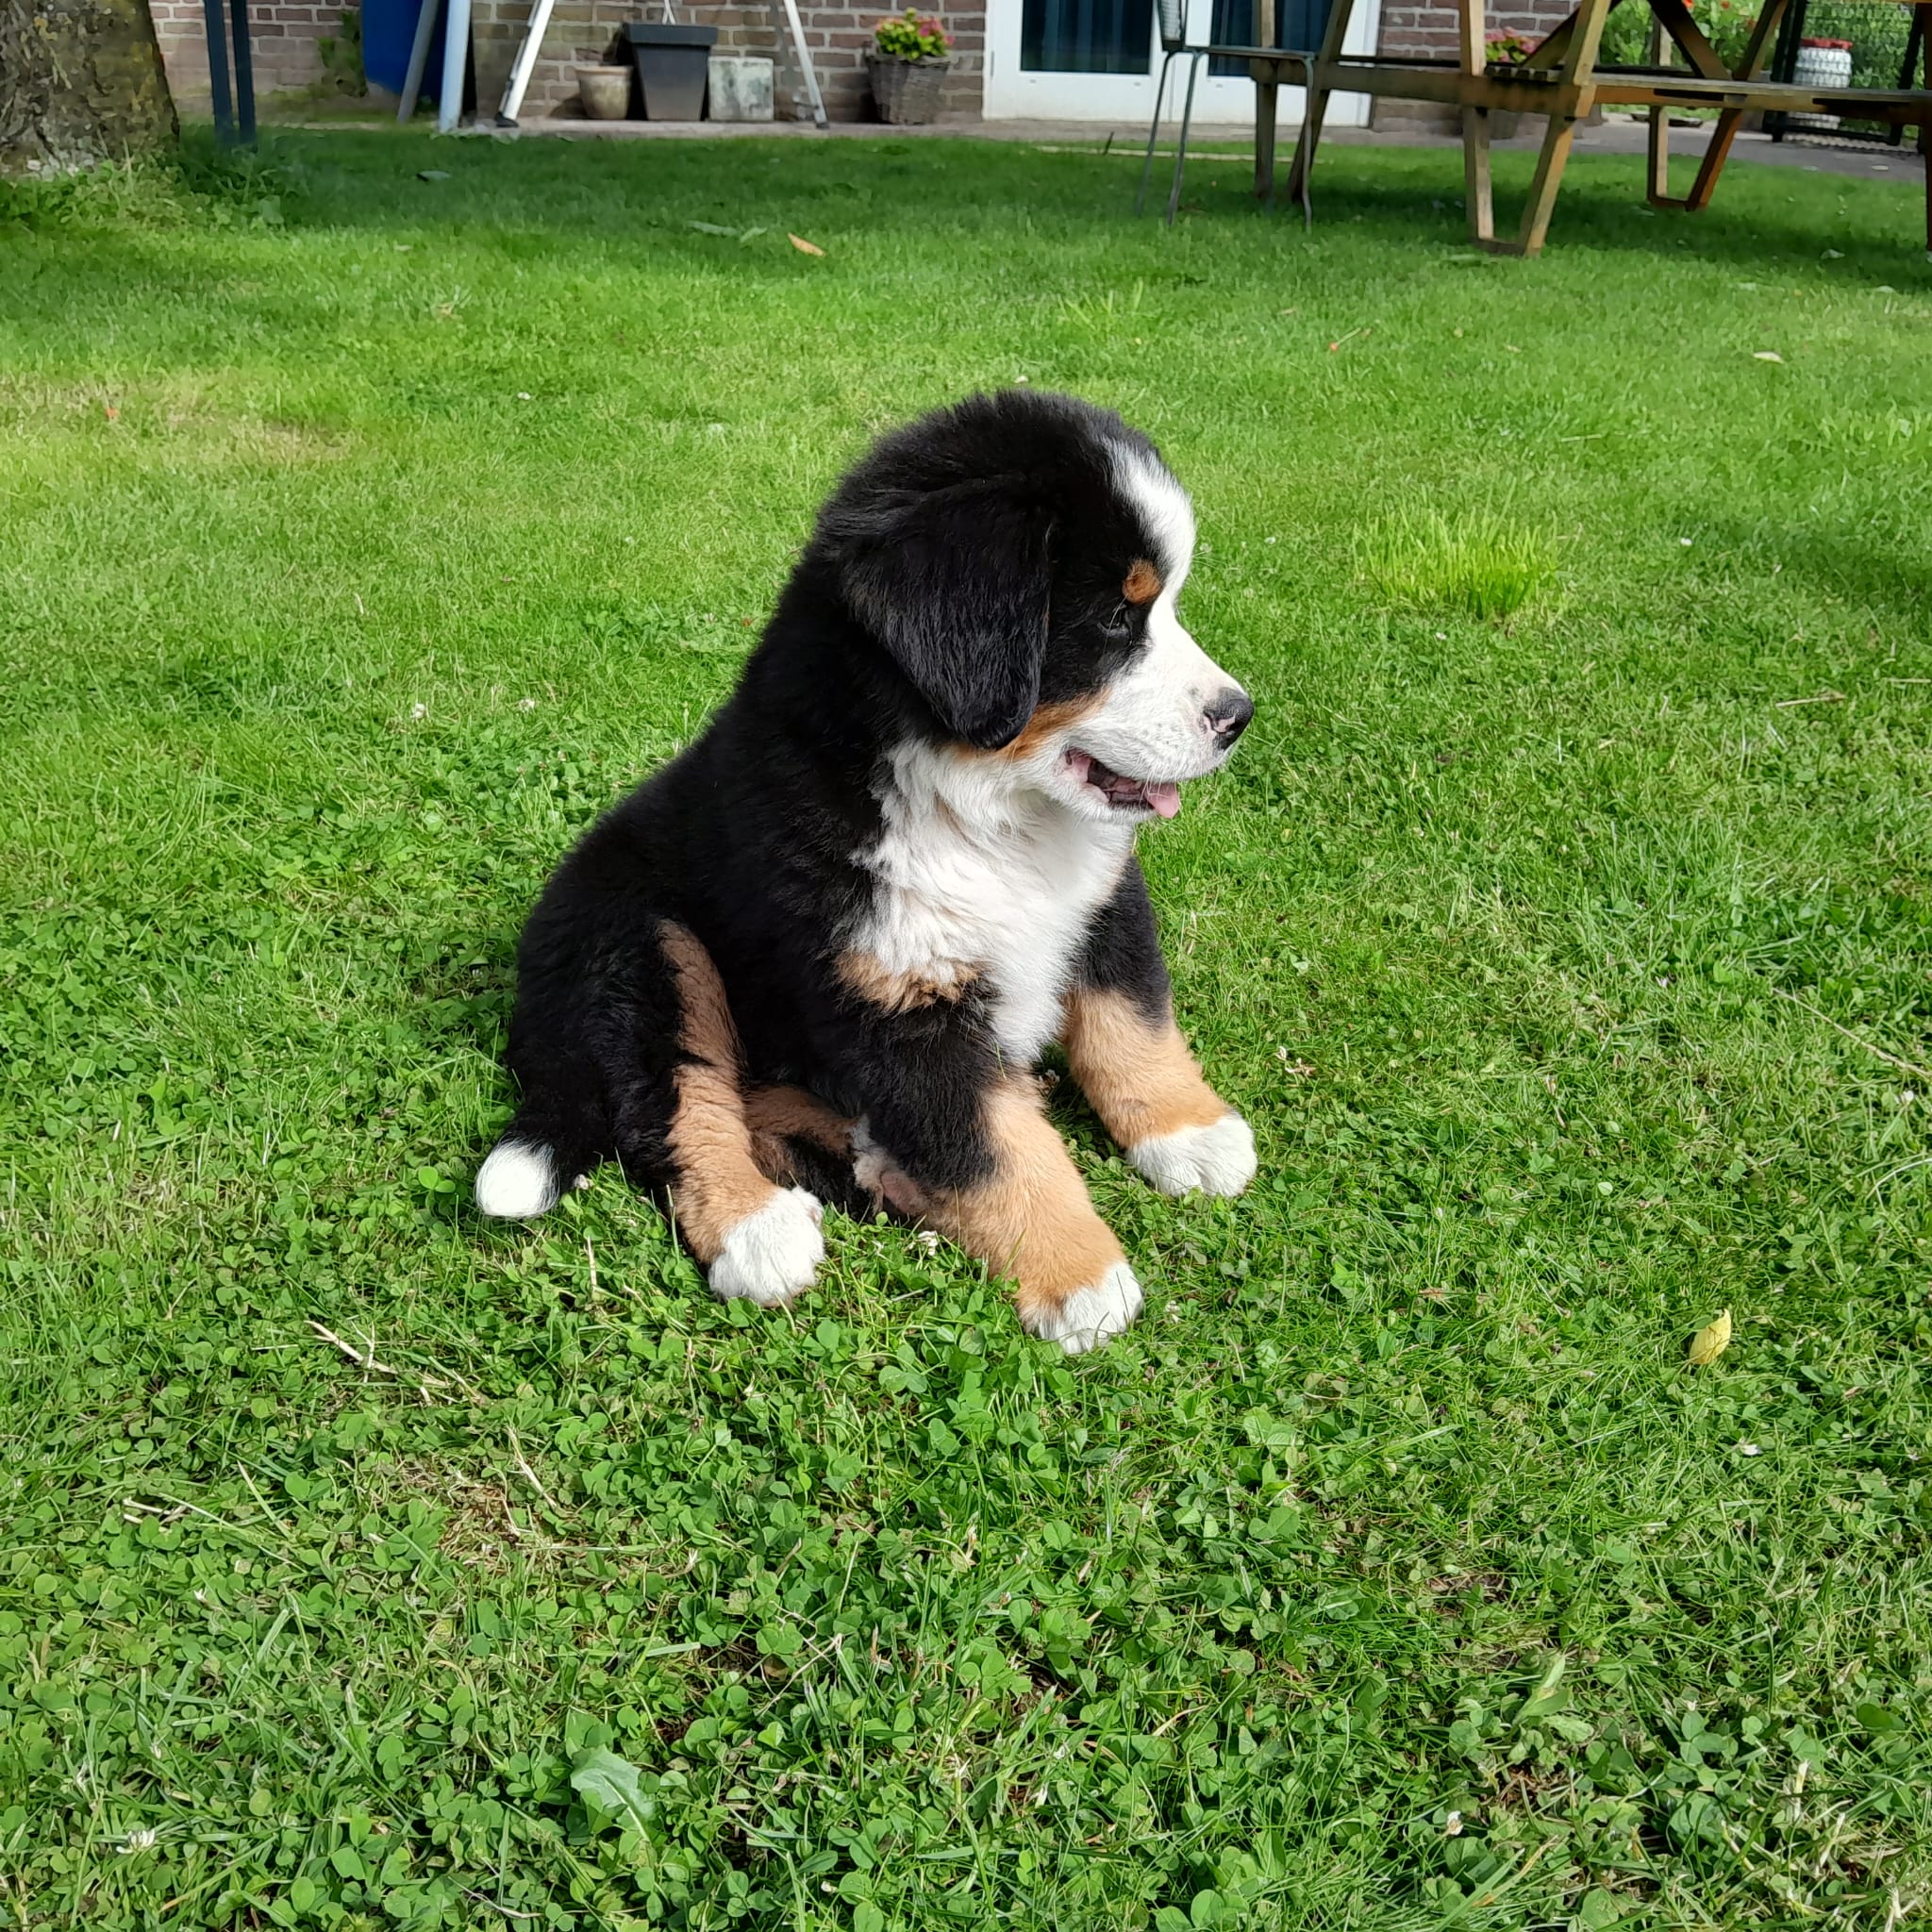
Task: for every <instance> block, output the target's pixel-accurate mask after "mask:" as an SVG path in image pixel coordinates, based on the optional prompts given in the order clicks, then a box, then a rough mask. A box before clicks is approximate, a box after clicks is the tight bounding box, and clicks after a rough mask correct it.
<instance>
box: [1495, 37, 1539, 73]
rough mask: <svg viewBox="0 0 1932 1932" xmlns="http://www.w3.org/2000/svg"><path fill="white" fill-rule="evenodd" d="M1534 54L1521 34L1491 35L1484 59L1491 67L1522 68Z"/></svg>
mask: <svg viewBox="0 0 1932 1932" xmlns="http://www.w3.org/2000/svg"><path fill="white" fill-rule="evenodd" d="M1531 52H1532V48H1531V44H1530V42H1527V41H1525V40H1524V38H1523V36H1522V35H1521V34H1491V36H1490V42H1489V45H1488V46H1487V47H1486V48H1485V49H1484V50H1483V58H1485V59H1486V60H1488V61H1489V63H1490V65H1491V67H1521V66H1522V65H1523V63H1524V61H1525V60H1527V59H1528V58H1529V57H1530V54H1531Z"/></svg>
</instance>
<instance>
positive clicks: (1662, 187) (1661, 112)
mask: <svg viewBox="0 0 1932 1932" xmlns="http://www.w3.org/2000/svg"><path fill="white" fill-rule="evenodd" d="M1644 199H1645V200H1646V201H1648V202H1649V203H1650V205H1651V207H1652V208H1674V207H1675V206H1676V204H1675V203H1674V202H1673V201H1672V199H1671V112H1670V109H1669V108H1652V109H1651V110H1650V169H1649V173H1648V175H1646V177H1645V186H1644Z"/></svg>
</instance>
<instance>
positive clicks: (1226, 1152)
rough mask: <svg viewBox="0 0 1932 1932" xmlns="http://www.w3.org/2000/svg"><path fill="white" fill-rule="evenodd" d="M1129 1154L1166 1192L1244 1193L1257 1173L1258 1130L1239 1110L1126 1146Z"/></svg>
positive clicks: (1145, 1173) (1147, 1175)
mask: <svg viewBox="0 0 1932 1932" xmlns="http://www.w3.org/2000/svg"><path fill="white" fill-rule="evenodd" d="M1127 1158H1128V1159H1129V1160H1131V1161H1132V1162H1133V1163H1134V1165H1135V1166H1136V1167H1138V1168H1139V1169H1140V1170H1141V1174H1144V1175H1145V1176H1146V1178H1147V1179H1148V1180H1150V1181H1151V1182H1153V1184H1154V1185H1155V1186H1156V1187H1157V1188H1158V1189H1159V1190H1160V1191H1161V1192H1162V1193H1163V1194H1185V1193H1187V1192H1189V1191H1191V1190H1192V1189H1195V1188H1198V1189H1200V1191H1202V1192H1203V1193H1204V1194H1239V1193H1240V1192H1241V1190H1242V1189H1243V1188H1244V1187H1246V1186H1247V1184H1248V1183H1249V1182H1250V1181H1251V1180H1253V1179H1254V1178H1255V1135H1254V1130H1253V1128H1251V1127H1250V1126H1249V1125H1248V1124H1247V1122H1246V1121H1244V1120H1242V1118H1241V1115H1240V1114H1238V1113H1224V1114H1223V1115H1222V1117H1221V1118H1220V1119H1219V1120H1218V1121H1216V1122H1215V1123H1214V1124H1213V1125H1212V1126H1208V1127H1183V1128H1182V1129H1181V1130H1180V1132H1179V1133H1177V1134H1162V1135H1161V1136H1160V1137H1159V1139H1158V1140H1154V1141H1141V1142H1140V1143H1139V1144H1138V1145H1137V1146H1133V1147H1129V1148H1128V1149H1127Z"/></svg>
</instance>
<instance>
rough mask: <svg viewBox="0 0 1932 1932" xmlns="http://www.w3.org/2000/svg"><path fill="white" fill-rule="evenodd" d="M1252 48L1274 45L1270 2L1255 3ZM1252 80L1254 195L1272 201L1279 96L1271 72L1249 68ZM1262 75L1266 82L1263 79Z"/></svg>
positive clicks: (1267, 0)
mask: <svg viewBox="0 0 1932 1932" xmlns="http://www.w3.org/2000/svg"><path fill="white" fill-rule="evenodd" d="M1255 44H1256V45H1257V47H1272V46H1273V45H1274V0H1255ZM1248 71H1249V73H1250V74H1252V75H1254V78H1255V194H1256V197H1257V200H1260V201H1263V202H1271V201H1273V200H1274V107H1275V100H1274V97H1275V95H1276V94H1277V93H1279V92H1280V89H1279V88H1278V87H1277V86H1276V85H1275V83H1274V78H1273V74H1274V70H1273V69H1272V68H1270V69H1266V70H1264V69H1262V68H1259V67H1251V68H1250V69H1249V70H1248ZM1264 72H1266V73H1267V74H1268V75H1269V76H1270V77H1269V78H1268V79H1265V80H1264V79H1263V78H1262V75H1263V73H1264Z"/></svg>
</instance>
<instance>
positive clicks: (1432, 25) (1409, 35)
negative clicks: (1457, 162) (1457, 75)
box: [1374, 0, 1574, 129]
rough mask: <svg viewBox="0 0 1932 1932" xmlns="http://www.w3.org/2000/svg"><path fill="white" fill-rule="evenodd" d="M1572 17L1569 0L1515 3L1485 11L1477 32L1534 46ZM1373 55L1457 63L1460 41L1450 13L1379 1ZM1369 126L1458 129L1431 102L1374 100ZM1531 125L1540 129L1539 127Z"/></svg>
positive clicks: (1450, 114)
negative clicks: (1518, 39)
mask: <svg viewBox="0 0 1932 1932" xmlns="http://www.w3.org/2000/svg"><path fill="white" fill-rule="evenodd" d="M1573 11H1574V0H1515V4H1514V5H1513V6H1509V5H1505V6H1503V7H1501V8H1498V9H1497V10H1495V11H1493V12H1491V11H1489V10H1488V9H1485V18H1484V21H1483V31H1484V33H1485V35H1486V36H1487V35H1491V34H1520V35H1521V36H1522V37H1523V38H1524V40H1525V41H1531V42H1534V41H1540V40H1541V39H1542V37H1543V36H1544V35H1545V34H1546V33H1548V32H1550V30H1551V29H1552V28H1554V27H1557V26H1560V25H1562V24H1563V22H1564V21H1566V20H1567V19H1569V17H1570V15H1571V13H1572V12H1573ZM1375 51H1376V52H1377V53H1379V54H1416V55H1422V56H1424V58H1428V59H1431V60H1455V59H1457V58H1459V57H1460V54H1461V51H1462V41H1461V37H1460V34H1459V33H1458V31H1457V13H1456V8H1454V7H1453V6H1448V7H1442V6H1430V5H1427V4H1425V0H1382V34H1381V40H1380V42H1379V43H1378V45H1377V47H1376V49H1375ZM1418 123H1421V124H1424V125H1429V126H1440V127H1442V128H1452V129H1453V128H1459V127H1460V126H1461V125H1462V123H1461V119H1460V117H1459V116H1458V114H1457V111H1456V109H1455V108H1444V107H1441V106H1439V105H1438V104H1437V103H1436V102H1434V101H1389V100H1381V99H1378V100H1377V101H1376V102H1375V107H1374V125H1375V126H1377V127H1396V126H1404V125H1407V126H1414V125H1417V124H1418ZM1537 125H1538V126H1539V127H1541V125H1542V124H1541V122H1539V123H1538V124H1537Z"/></svg>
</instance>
